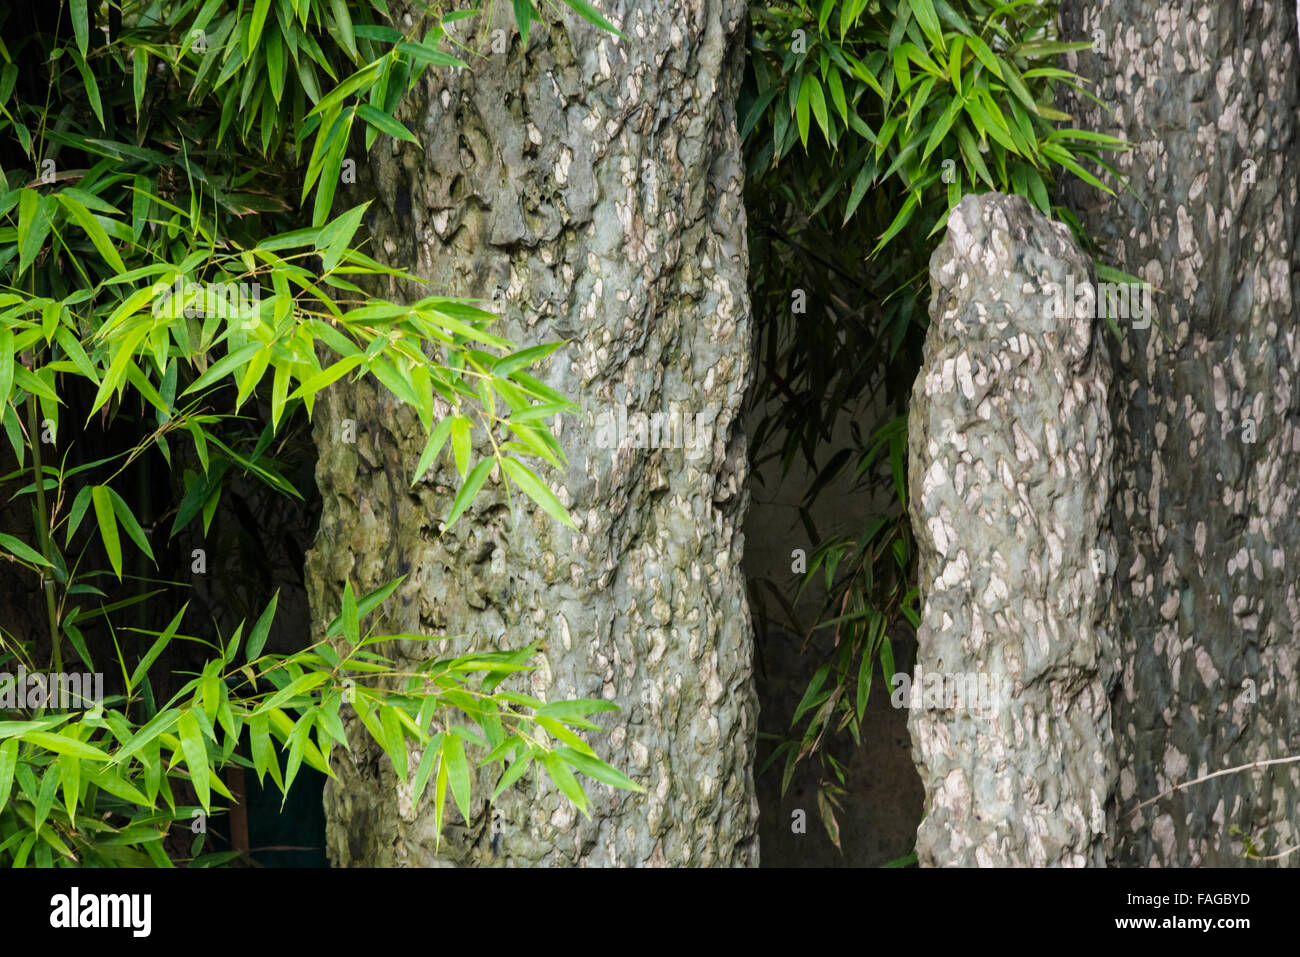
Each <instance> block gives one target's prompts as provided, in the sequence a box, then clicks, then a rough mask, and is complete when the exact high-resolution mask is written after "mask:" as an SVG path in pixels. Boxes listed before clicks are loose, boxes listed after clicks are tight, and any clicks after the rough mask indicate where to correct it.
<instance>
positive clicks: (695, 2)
mask: <svg viewBox="0 0 1300 957" xmlns="http://www.w3.org/2000/svg"><path fill="white" fill-rule="evenodd" d="M495 9H496V10H497V12H498V13H497V20H496V22H494V23H492V24H491V25H490V26H491V27H493V28H500V29H503V30H505V31H506V34H507V35H508V36H509V37H510V44H509V50H508V52H507V53H505V54H493V53H490V52H488V51H485V53H486V57H485V58H484V59H479V60H475V62H474V63H473V70H472V71H440V72H438V73H436V74H434V75H433V76H431V77H429V78H427V79H425V80H424V81H422V82H421V84H420V85H419V86H418V87H417V88H416V90H415V92H414V93H413V94H412V95H411V96H410V97H408V99H407V101H406V102H405V103H404V104H403V105H402V107H401V109H400V111H399V116H401V117H402V118H403V120H404V121H405V122H406V123H407V125H408V127H409V128H410V129H412V130H413V131H415V133H416V135H417V136H418V137H419V138H420V140H421V143H422V146H423V150H417V149H414V148H412V147H411V146H410V145H409V144H398V143H395V142H394V141H392V140H389V139H388V138H386V137H385V138H381V140H380V142H379V143H378V144H377V145H376V148H375V149H374V150H372V152H371V155H370V157H369V169H368V170H364V172H365V173H366V174H367V175H366V178H367V181H368V183H370V184H371V185H372V187H373V189H374V192H375V193H376V194H377V195H378V197H379V202H378V203H377V204H376V210H375V214H374V216H373V218H372V219H371V220H370V222H369V223H368V225H369V228H370V231H371V235H372V237H373V238H374V240H375V246H376V250H375V252H376V255H378V256H380V257H381V258H383V259H385V260H386V261H389V262H392V263H394V264H397V265H402V266H406V267H408V268H412V269H413V270H414V271H415V272H417V273H418V274H419V275H421V276H423V277H426V278H428V279H429V280H432V283H433V285H432V286H431V287H426V288H422V289H418V290H417V289H406V288H398V289H390V290H387V292H388V293H389V294H390V295H394V296H407V297H411V298H414V297H417V296H423V295H428V294H430V293H431V292H440V293H444V294H451V295H467V296H480V297H484V298H493V299H494V308H495V309H496V310H497V311H498V312H499V313H500V314H502V315H503V316H504V317H505V319H504V322H503V323H502V324H501V327H500V328H501V331H502V332H503V333H504V334H505V335H508V336H511V337H512V338H514V339H515V341H516V342H519V343H520V344H521V345H529V344H533V343H537V342H544V341H552V340H555V339H557V338H569V339H571V340H572V342H571V345H570V346H568V347H567V348H565V349H563V350H561V351H560V352H559V353H557V354H556V355H555V356H553V357H552V358H551V360H549V365H548V366H547V367H546V371H545V372H544V373H539V377H540V378H542V379H544V381H546V382H547V383H548V384H549V385H551V386H552V387H554V388H556V389H558V390H560V391H561V392H563V393H565V394H567V395H569V396H571V397H572V398H574V400H575V401H577V402H578V403H579V404H580V405H581V406H582V408H583V419H582V421H578V420H576V419H574V418H569V419H567V420H566V421H565V422H564V423H563V425H562V432H561V436H560V441H561V444H562V445H563V446H564V448H565V450H566V452H567V454H568V457H569V461H570V463H571V464H570V467H569V469H568V470H567V471H566V472H565V473H564V474H562V475H559V474H557V475H552V476H550V484H551V486H552V487H553V488H555V489H556V490H557V494H559V495H560V497H561V498H562V499H563V500H564V501H565V502H566V504H568V505H569V506H570V511H571V513H572V515H573V517H574V519H575V521H576V522H577V523H578V527H579V531H578V532H576V533H573V532H571V531H569V530H568V529H565V528H563V527H562V526H560V525H558V524H557V523H555V522H554V521H553V520H552V519H550V518H549V517H548V516H546V515H545V513H543V512H542V511H541V510H540V509H534V508H533V507H532V506H531V505H530V504H528V503H527V502H526V500H525V502H524V504H522V505H521V504H519V503H518V501H517V502H516V506H515V511H516V515H515V516H514V517H513V518H512V516H511V515H510V514H509V512H508V510H507V508H506V507H505V501H504V496H503V494H502V491H501V487H500V485H499V484H496V483H495V482H494V481H492V480H490V481H489V483H488V485H487V486H485V488H484V490H483V492H481V493H480V498H479V500H478V502H477V504H476V505H475V506H474V507H473V508H472V510H471V511H470V512H469V513H468V514H467V515H466V516H464V517H463V518H462V519H460V520H459V521H458V522H457V524H456V525H455V526H453V527H452V528H451V529H450V530H449V531H448V532H447V533H446V534H445V535H442V536H440V535H439V529H440V522H439V520H440V519H441V518H442V517H444V516H445V515H446V514H447V512H448V508H449V505H450V503H451V499H452V497H453V495H454V492H455V489H456V487H457V485H458V482H457V481H456V480H455V473H454V470H453V469H451V468H450V467H439V468H437V469H435V470H434V471H433V472H431V473H430V474H429V475H428V476H426V479H425V480H424V481H422V482H421V483H420V484H419V485H418V486H417V487H416V488H415V489H413V490H408V487H407V486H408V482H409V479H408V476H409V473H410V470H411V469H412V468H413V466H414V463H415V462H416V460H417V458H418V457H419V453H420V451H421V449H422V447H423V441H424V440H423V436H422V435H420V434H419V428H418V424H417V422H416V421H415V419H414V417H413V416H412V415H411V414H410V413H409V412H407V411H406V410H405V409H401V408H397V407H395V403H394V400H393V398H392V396H391V395H389V394H388V393H387V392H386V391H385V390H383V389H381V388H377V387H376V385H375V384H374V383H373V382H364V383H362V384H360V385H359V386H340V387H338V388H334V389H332V390H331V392H330V394H329V396H328V398H327V399H326V400H325V401H324V402H322V403H321V404H320V405H318V407H317V410H316V413H315V419H314V421H315V428H316V440H317V444H318V446H319V451H320V463H319V467H318V472H317V475H318V482H319V484H320V487H321V491H322V494H323V498H324V512H323V515H322V518H321V527H320V533H319V536H318V538H317V540H316V544H315V547H314V549H313V551H312V553H311V557H310V560H309V571H310V581H309V588H310V591H311V599H312V605H313V616H314V625H315V627H316V628H317V629H320V627H321V625H322V623H323V622H322V619H325V618H327V617H328V616H330V615H331V614H333V613H334V612H333V610H334V609H336V608H337V607H338V602H339V597H340V594H341V590H342V585H343V582H344V580H345V579H350V580H351V581H352V582H353V584H354V587H358V588H371V587H374V586H375V585H377V584H378V583H380V582H382V581H385V580H387V579H389V578H392V577H396V576H397V575H398V574H401V573H409V577H408V579H407V581H406V582H405V583H404V585H403V586H402V588H401V589H400V590H399V592H398V594H397V595H395V596H394V598H393V599H391V600H390V604H389V609H388V611H387V618H386V620H385V621H384V622H383V623H382V625H383V627H385V628H389V629H392V630H394V631H422V632H424V633H427V634H469V635H472V636H473V640H474V641H476V642H477V643H478V644H479V646H480V647H485V646H492V647H496V646H502V647H510V648H518V647H522V646H524V645H526V644H527V643H529V642H531V641H534V640H541V641H542V642H543V646H542V652H541V658H540V667H539V668H538V670H537V671H536V672H535V674H533V675H532V676H531V679H525V680H524V682H523V688H524V690H527V691H529V692H530V693H533V694H536V695H539V696H541V697H544V698H546V699H548V700H554V699H557V698H561V697H605V698H608V699H612V700H614V701H615V702H617V703H618V704H619V705H620V706H621V708H622V711H621V712H619V713H616V714H613V715H602V716H600V718H601V721H602V723H603V724H604V725H605V727H606V728H608V729H609V733H608V734H604V735H599V736H596V738H595V741H594V743H595V746H596V749H597V751H598V752H600V753H601V755H602V756H603V757H605V758H606V759H607V760H609V761H610V762H611V763H613V764H614V765H615V766H616V767H618V768H620V769H621V770H623V771H624V772H625V773H627V774H628V775H630V776H631V777H632V778H633V779H635V780H636V781H638V782H639V783H640V784H642V785H643V786H644V787H645V788H646V793H645V794H640V795H635V794H630V793H628V792H623V791H614V790H612V789H610V788H607V787H605V786H603V785H596V784H594V783H591V782H588V784H589V787H588V791H589V793H590V794H591V795H592V798H593V804H594V810H593V819H592V820H591V821H586V820H584V819H583V818H582V817H581V815H579V814H578V813H577V812H576V811H575V810H574V809H573V808H572V807H571V805H570V804H569V803H568V802H567V800H565V799H564V798H562V797H561V795H560V794H559V792H558V790H557V789H556V788H555V787H554V786H553V785H551V784H550V782H549V781H547V780H545V779H544V778H543V780H542V783H541V787H540V790H538V788H537V787H536V785H535V784H534V783H533V782H534V781H535V776H534V775H529V776H528V777H527V778H526V780H527V781H528V782H529V783H527V784H524V783H520V784H517V785H515V786H514V787H512V788H510V789H508V790H507V792H505V793H504V794H503V795H502V796H501V798H500V799H499V800H498V802H497V808H498V809H499V810H500V812H501V814H502V816H503V818H504V833H503V840H502V842H501V854H500V856H497V855H496V854H495V853H494V852H493V850H492V849H491V847H490V841H489V839H488V835H487V827H488V822H489V819H490V817H491V812H490V811H489V809H487V808H486V807H485V805H484V801H483V796H484V795H485V794H487V793H490V790H491V787H490V784H491V783H493V782H490V781H488V780H487V779H486V776H485V775H484V776H481V777H480V779H479V781H478V785H479V788H478V790H477V791H476V796H477V797H476V801H475V809H474V815H473V818H474V819H473V820H472V821H470V822H468V823H467V822H463V821H461V820H460V819H459V818H458V817H457V816H456V815H455V814H454V812H452V814H451V822H450V826H449V827H448V829H447V834H446V835H445V840H444V843H443V846H442V850H441V853H435V850H434V835H433V830H432V822H433V812H432V808H431V807H430V804H429V798H428V797H426V798H425V799H424V801H423V802H422V803H421V805H420V806H419V807H415V808H412V807H411V806H410V801H409V791H408V790H406V788H405V786H404V785H400V784H399V783H398V782H396V781H395V780H394V772H393V770H392V767H391V765H390V764H389V762H388V761H387V759H386V758H382V757H380V756H378V755H377V754H376V752H375V750H374V749H373V748H364V749H363V752H362V753H361V755H360V757H358V758H357V759H356V760H355V761H349V760H348V759H346V758H342V759H341V760H340V763H341V765H342V766H341V768H340V769H339V782H338V783H337V784H332V785H331V786H330V787H329V789H328V791H327V794H326V805H327V813H328V819H329V852H330V856H331V858H332V859H333V861H334V862H335V863H336V864H338V865H352V864H361V865H429V864H434V863H455V864H488V865H491V864H507V865H539V864H544V865H564V864H591V865H638V864H682V865H746V864H756V863H757V857H758V848H757V825H756V819H757V802H756V800H755V797H754V785H753V772H752V767H751V765H752V761H753V751H754V738H755V730H756V711H757V701H756V698H755V694H754V688H753V680H752V674H751V650H752V636H751V628H750V621H749V613H748V608H747V605H746V600H745V592H744V583H743V578H742V575H741V568H740V562H741V556H742V551H743V537H742V535H741V533H740V523H741V519H742V516H743V512H744V508H745V504H746V497H745V494H746V493H745V487H744V478H745V475H746V471H747V464H746V457H745V441H744V436H743V433H742V432H741V429H740V423H739V421H738V414H739V410H740V407H741V399H742V395H743V393H744V390H745V388H746V385H747V383H748V380H749V376H750V374H751V373H750V366H749V352H750V312H749V302H748V298H747V293H746V268H747V250H746V244H745V212H744V208H743V206H742V205H741V185H742V176H743V167H742V165H741V162H740V155H739V149H738V139H737V132H736V121H735V115H734V106H733V101H734V97H735V91H736V86H737V84H738V82H739V79H740V67H741V59H740V58H741V52H742V51H741V48H740V46H739V45H738V41H739V39H740V29H741V26H742V22H743V16H744V5H743V3H741V2H740V0H671V2H668V0H653V2H652V0H644V2H627V0H618V2H613V3H604V4H601V9H602V11H603V12H604V13H605V14H606V15H607V16H608V17H609V19H610V20H612V21H613V22H614V23H615V24H616V25H618V26H619V27H620V29H621V30H622V32H623V33H624V34H625V35H626V37H627V39H626V41H620V40H619V39H618V38H616V37H614V36H612V35H610V34H608V33H604V32H601V31H599V30H597V29H596V28H594V27H592V26H590V25H588V24H587V23H585V22H584V21H582V20H581V19H580V18H578V17H577V16H576V15H574V14H573V13H572V12H570V11H567V10H566V11H565V12H564V13H563V15H562V16H561V15H559V14H554V15H551V14H548V19H550V20H551V22H550V24H549V25H547V24H542V23H535V24H534V25H533V29H532V34H531V37H530V42H529V44H528V48H527V50H526V51H525V50H524V48H523V44H522V43H521V41H520V39H519V37H518V35H517V32H516V30H515V27H514V24H513V19H512V17H511V14H510V11H509V5H508V4H498V5H497V7H496V8H495ZM467 24H468V26H467ZM476 24H477V25H478V26H479V27H480V28H481V27H482V24H481V22H479V21H475V20H471V21H465V23H462V24H460V25H459V26H458V28H459V27H465V29H466V31H467V32H468V30H470V29H472V28H473V27H474V26H475V25H476ZM480 39H481V37H480V38H477V39H476V40H475V45H479V40H480ZM358 165H362V164H358ZM407 197H409V201H408V199H407ZM620 409H626V410H627V411H629V412H633V413H635V412H645V413H652V412H670V411H680V412H682V413H685V414H698V415H703V416H706V417H707V418H709V419H711V420H712V432H711V435H709V439H710V441H708V442H707V443H706V444H705V446H704V447H703V448H702V449H700V454H698V455H697V454H696V453H695V452H694V451H690V450H684V449H681V448H661V449H636V448H624V449H621V450H618V451H617V452H614V451H612V450H609V449H604V448H600V447H598V442H599V436H598V435H597V432H596V428H595V424H596V420H597V417H598V416H600V415H601V414H602V413H612V414H617V413H618V412H619V410H620ZM344 418H352V419H354V420H356V421H357V422H358V423H359V425H360V436H359V438H358V442H357V444H356V445H348V444H346V443H343V442H340V441H338V438H337V428H338V424H339V422H340V420H342V419H344ZM401 651H402V653H403V654H404V655H406V656H407V657H408V660H409V659H413V658H415V657H416V656H418V655H419V654H422V653H426V651H427V646H417V645H411V646H410V647H404V648H403V649H401ZM350 734H351V735H352V739H353V740H354V741H360V740H361V735H359V734H358V728H357V727H353V728H351V729H350ZM413 767H414V765H413ZM429 791H430V793H431V792H432V788H430V789H429Z"/></svg>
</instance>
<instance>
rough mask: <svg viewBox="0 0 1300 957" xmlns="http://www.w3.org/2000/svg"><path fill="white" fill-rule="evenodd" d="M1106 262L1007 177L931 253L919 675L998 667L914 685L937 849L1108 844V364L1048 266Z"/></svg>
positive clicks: (1034, 852) (1026, 859)
mask: <svg viewBox="0 0 1300 957" xmlns="http://www.w3.org/2000/svg"><path fill="white" fill-rule="evenodd" d="M1090 269H1091V263H1090V260H1089V259H1088V257H1087V256H1085V255H1083V254H1082V253H1081V252H1080V251H1079V250H1078V248H1077V247H1076V246H1075V244H1074V243H1073V241H1072V239H1071V237H1070V235H1069V232H1068V230H1067V229H1066V228H1065V227H1064V226H1062V225H1060V224H1057V223H1053V222H1051V221H1050V220H1048V219H1046V218H1045V217H1044V216H1042V215H1041V214H1039V213H1038V211H1037V210H1034V209H1033V208H1032V207H1031V206H1030V205H1029V204H1028V203H1027V202H1025V201H1024V200H1023V199H1020V198H1018V197H1016V198H1012V197H1006V196H1002V195H1000V194H996V193H989V194H985V195H983V196H967V197H966V198H965V199H963V200H962V202H961V204H960V205H959V206H958V207H957V208H956V209H955V210H954V211H953V214H952V216H951V219H950V220H949V224H948V234H947V238H946V239H945V240H944V242H943V244H942V245H941V246H940V247H939V248H938V249H937V250H936V251H935V254H934V256H933V257H932V258H931V260H930V283H931V289H932V291H933V298H932V301H931V306H930V315H931V324H930V329H929V333H928V334H927V337H926V342H925V355H924V364H923V366H922V369H921V373H920V375H919V376H918V377H917V380H916V385H915V387H914V389H913V393H912V404H911V411H910V417H909V435H908V453H909V456H908V457H909V462H908V487H909V511H910V514H911V518H912V525H913V528H914V529H915V533H916V537H917V544H918V548H919V558H920V589H921V597H922V599H923V602H924V613H923V620H922V624H921V627H920V629H919V632H918V644H919V648H918V653H917V667H918V673H917V676H916V677H914V678H913V681H914V682H916V684H914V686H913V687H914V688H916V689H917V691H918V692H920V691H924V690H926V689H927V687H928V685H927V683H926V681H925V679H924V678H923V677H921V671H923V672H925V673H929V674H932V675H949V676H954V675H962V676H966V677H967V679H969V677H970V676H977V680H978V676H988V677H989V680H990V688H996V687H997V686H998V685H1000V686H1001V690H1002V694H1001V695H1000V696H998V700H990V701H978V702H975V703H976V704H982V705H986V706H989V705H991V707H986V708H984V709H980V708H971V707H969V705H970V704H971V702H970V699H969V697H968V698H967V699H966V704H967V705H968V706H967V707H951V705H953V704H954V703H956V702H955V701H954V700H953V699H951V698H948V699H945V700H944V701H943V705H944V706H943V707H938V708H936V707H925V705H926V704H927V701H926V699H925V697H924V695H921V694H917V695H916V696H915V697H914V698H913V700H912V701H911V702H910V704H911V706H912V711H911V713H910V715H909V717H908V729H909V731H910V732H911V735H912V742H913V754H914V757H915V759H916V763H917V765H918V768H919V770H920V773H921V779H922V781H923V783H924V785H925V790H926V817H925V819H924V820H923V821H922V823H921V827H920V830H919V832H918V837H917V850H918V856H919V859H920V861H921V863H922V864H924V865H968V864H980V865H1058V864H1059V865H1074V866H1078V865H1096V864H1102V863H1104V861H1105V853H1106V847H1105V845H1106V806H1107V802H1108V800H1109V797H1110V793H1111V790H1112V788H1113V786H1114V779H1115V765H1114V745H1113V742H1112V740H1111V726H1110V707H1109V702H1108V699H1107V693H1106V687H1105V685H1106V681H1107V678H1108V677H1109V675H1108V671H1109V670H1110V669H1108V668H1107V660H1108V657H1109V653H1110V652H1109V646H1110V639H1109V636H1108V634H1107V630H1106V624H1105V622H1104V620H1103V616H1104V613H1105V610H1106V602H1105V596H1106V593H1107V590H1108V588H1107V582H1106V577H1105V574H1104V563H1098V561H1097V559H1098V557H1100V556H1099V554H1098V552H1099V551H1100V555H1104V553H1105V552H1106V550H1107V549H1108V544H1107V542H1106V540H1105V535H1104V532H1103V523H1104V521H1105V517H1106V507H1107V500H1108V497H1109V495H1110V489H1111V452H1112V442H1111V432H1110V422H1109V419H1108V416H1107V412H1106V398H1107V392H1108V389H1109V383H1110V369H1109V365H1108V360H1107V356H1106V347H1105V342H1104V340H1103V339H1102V333H1101V332H1100V331H1099V326H1100V324H1099V323H1097V322H1095V321H1094V320H1093V319H1092V318H1091V315H1090V314H1089V315H1085V316H1083V317H1081V318H1076V317H1075V316H1074V315H1070V314H1069V313H1070V312H1072V310H1065V312H1066V314H1065V315H1062V316H1059V317H1058V316H1057V315H1055V314H1054V313H1055V309H1054V308H1053V300H1052V295H1051V291H1052V289H1051V286H1050V285H1049V284H1051V283H1056V284H1058V285H1059V286H1060V287H1062V289H1064V288H1068V287H1069V286H1071V285H1075V286H1081V285H1082V284H1083V283H1084V282H1087V281H1089V279H1090ZM994 679H996V681H995V680H994ZM948 687H949V688H951V687H952V686H951V684H949V685H948ZM964 687H965V688H966V689H967V691H968V692H969V688H970V686H969V685H965V686H964ZM899 697H900V698H901V697H902V695H901V694H900V695H899ZM928 703H929V704H931V705H933V704H936V703H938V702H936V701H934V700H931V701H929V702H928Z"/></svg>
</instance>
